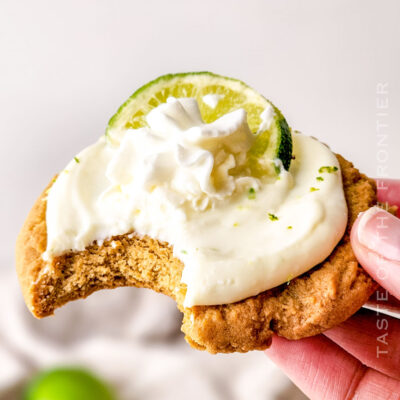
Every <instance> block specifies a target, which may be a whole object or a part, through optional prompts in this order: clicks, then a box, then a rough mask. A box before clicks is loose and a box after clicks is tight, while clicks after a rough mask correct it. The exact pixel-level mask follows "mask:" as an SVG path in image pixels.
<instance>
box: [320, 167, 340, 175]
mask: <svg viewBox="0 0 400 400" xmlns="http://www.w3.org/2000/svg"><path fill="white" fill-rule="evenodd" d="M338 170H339V168H338V167H336V166H324V167H321V168H320V169H319V170H318V172H319V173H320V174H322V173H324V172H327V173H328V174H332V173H333V172H336V171H338Z"/></svg>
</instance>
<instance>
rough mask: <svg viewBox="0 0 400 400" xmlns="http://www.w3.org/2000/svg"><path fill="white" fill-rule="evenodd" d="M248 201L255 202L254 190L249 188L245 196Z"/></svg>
mask: <svg viewBox="0 0 400 400" xmlns="http://www.w3.org/2000/svg"><path fill="white" fill-rule="evenodd" d="M247 197H248V199H249V200H255V198H256V190H255V189H254V188H250V189H249V192H248V194H247Z"/></svg>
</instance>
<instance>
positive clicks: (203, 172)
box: [17, 72, 376, 353]
mask: <svg viewBox="0 0 400 400" xmlns="http://www.w3.org/2000/svg"><path fill="white" fill-rule="evenodd" d="M375 203H376V189H375V184H374V182H373V181H372V180H371V179H369V178H367V177H366V176H364V175H362V174H360V173H359V171H358V170H357V169H355V168H354V167H353V165H352V164H351V163H350V162H348V161H346V160H345V159H344V158H342V157H341V156H339V155H335V154H334V153H332V151H331V150H330V149H329V148H328V147H327V146H325V145H324V144H322V143H320V142H319V141H318V140H316V139H314V138H311V137H309V136H305V135H303V134H301V133H296V132H291V130H290V129H289V127H288V125H287V123H286V120H285V118H284V117H283V115H282V114H281V112H280V111H279V110H278V109H277V108H276V107H275V106H274V105H273V104H272V103H271V102H269V101H268V100H267V99H265V98H264V97H263V96H261V95H260V94H258V93H257V92H255V91H254V90H252V89H251V88H249V87H248V86H247V85H245V84H244V83H243V82H240V81H238V80H235V79H230V78H225V77H222V76H219V75H214V74H211V73H208V72H200V73H188V74H174V75H165V76H162V77H160V78H158V79H156V80H154V81H152V82H150V83H148V84H147V85H145V86H143V87H142V88H140V89H139V90H137V91H136V92H135V93H134V94H133V95H132V96H131V97H130V98H129V99H128V100H127V101H126V102H125V103H124V104H123V105H122V106H121V107H120V109H119V110H118V112H117V113H116V114H115V115H114V117H113V118H111V120H110V122H109V125H108V127H107V130H106V134H105V135H103V136H102V137H101V138H100V139H99V140H98V141H97V142H96V143H95V144H93V145H91V146H89V147H87V148H86V149H84V150H83V151H81V152H80V153H79V154H77V155H76V156H75V157H74V158H73V159H72V160H71V162H70V163H69V164H68V165H67V166H66V167H65V169H64V170H63V171H61V172H60V173H59V174H58V176H57V177H56V178H55V179H53V180H52V181H51V182H50V184H49V186H48V188H47V189H46V190H45V191H44V192H43V194H42V195H41V196H40V198H39V199H38V200H37V202H36V203H35V205H34V206H33V209H32V210H31V212H30V214H29V216H28V218H27V220H26V222H25V224H24V226H23V228H22V230H21V233H20V235H19V237H18V241H17V270H18V276H19V279H20V283H21V287H22V291H23V294H24V297H25V301H26V304H27V306H28V307H29V309H30V311H31V312H32V313H33V315H35V316H36V317H38V318H41V317H45V316H48V315H51V314H53V312H54V310H55V309H56V308H58V307H60V306H62V305H63V304H65V303H67V302H68V301H71V300H75V299H79V298H84V297H86V296H88V295H90V294H91V293H93V292H94V291H96V290H99V289H106V288H115V287H119V286H137V287H146V288H151V289H153V290H156V291H157V292H160V293H164V294H166V295H168V296H170V297H172V298H173V299H175V300H176V302H177V304H178V307H179V309H180V310H181V311H182V312H183V315H184V316H183V324H182V330H183V332H184V333H185V335H186V340H187V341H188V342H189V343H190V344H191V345H192V346H193V347H195V348H197V349H201V350H207V351H209V352H211V353H218V352H224V353H227V352H235V351H238V352H246V351H249V350H255V349H265V348H267V347H268V346H269V345H270V343H271V337H272V334H273V333H274V332H275V333H277V334H278V335H281V336H284V337H286V338H289V339H300V338H303V337H307V336H311V335H316V334H318V333H320V332H322V331H324V330H326V329H329V328H331V327H332V326H334V325H336V324H338V323H340V322H342V321H344V320H345V319H347V318H348V317H350V316H351V315H352V314H353V313H354V312H356V311H357V310H358V309H359V308H360V307H361V306H362V305H363V304H364V302H365V301H366V300H367V299H368V297H369V296H370V295H371V294H372V293H373V291H374V289H375V288H376V284H375V283H374V282H373V281H372V279H371V278H370V277H369V276H368V275H367V274H366V273H365V272H364V270H363V269H362V268H361V267H360V266H359V265H358V263H357V260H356V258H355V256H354V254H353V252H352V249H351V246H350V229H351V226H352V224H353V222H354V220H355V218H356V216H357V215H358V213H360V212H362V211H365V210H366V209H368V208H369V207H371V206H373V205H374V204H375ZM133 306H134V305H133Z"/></svg>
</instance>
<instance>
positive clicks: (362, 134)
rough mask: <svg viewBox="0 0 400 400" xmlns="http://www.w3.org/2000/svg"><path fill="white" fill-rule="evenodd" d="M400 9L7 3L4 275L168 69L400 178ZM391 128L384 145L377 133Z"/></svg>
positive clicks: (1, 93) (1, 209) (0, 15)
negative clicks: (60, 177) (127, 107)
mask: <svg viewBox="0 0 400 400" xmlns="http://www.w3.org/2000/svg"><path fill="white" fill-rule="evenodd" d="M399 11H400V5H399V2H398V1H397V0H392V1H387V0H386V1H379V2H378V1H374V0H368V1H366V0H353V1H348V0H340V1H339V0H336V1H334V2H333V1H332V2H321V1H317V0H312V1H308V2H304V1H300V0H298V1H294V0H292V1H288V0H287V1H262V0H259V1H254V0H253V1H252V0H248V1H246V2H238V1H227V0H225V1H218V2H217V1H211V0H203V1H201V2H194V1H186V2H184V1H178V0H170V1H165V2H162V1H155V0H148V1H128V0H126V1H118V2H117V1H113V2H112V1H108V2H107V1H94V0H88V1H84V2H83V1H78V0H71V1H68V2H66V1H65V2H54V1H51V0H46V1H44V0H38V1H34V2H32V1H28V0H25V1H15V0H2V1H1V2H0V110H1V111H0V118H1V146H0V152H1V154H0V171H1V172H0V174H1V182H2V190H1V196H0V213H1V214H0V218H1V232H0V270H1V269H4V271H12V270H13V267H14V266H13V262H14V261H13V248H14V242H15V237H16V234H17V232H18V230H19V229H20V226H21V224H22V222H23V220H24V218H25V216H26V214H27V212H28V210H29V208H30V207H31V205H32V203H33V201H34V200H35V198H36V197H37V196H38V195H39V193H40V192H41V190H42V188H43V187H44V186H45V185H46V184H47V182H48V181H49V179H50V178H51V176H52V175H53V174H54V173H56V172H57V171H58V170H59V169H61V168H62V167H63V166H64V165H65V164H66V162H67V161H68V160H69V159H70V158H71V156H72V155H74V154H75V153H76V152H77V151H79V150H80V149H81V148H83V147H84V146H86V145H88V144H89V143H92V142H94V141H95V139H96V138H97V137H98V136H99V135H100V134H102V133H103V132H104V127H105V125H106V123H107V120H108V118H109V117H111V115H112V114H113V113H114V112H115V110H116V109H117V107H118V106H119V105H120V104H121V103H122V102H123V101H124V100H125V99H126V98H127V97H128V96H129V95H130V94H131V93H132V92H133V91H134V90H135V89H136V88H137V87H138V86H139V85H142V84H143V83H145V82H147V81H148V80H150V79H153V78H155V77H156V76H158V75H160V74H163V73H167V72H177V71H190V70H205V69H206V70H211V71H214V72H217V73H221V74H224V75H229V76H233V77H237V78H240V79H242V80H244V81H246V82H247V83H249V84H250V85H252V86H253V87H255V88H256V89H258V90H259V91H261V92H262V93H264V94H265V95H266V96H267V97H268V98H270V99H271V100H272V101H273V102H274V103H275V104H276V105H277V106H278V107H279V108H280V109H281V110H282V111H283V113H284V114H285V115H286V117H287V120H288V122H289V124H290V125H291V126H293V127H294V128H296V129H299V130H302V131H303V132H304V133H306V134H309V135H314V136H317V137H318V138H320V139H321V140H322V141H324V142H326V143H328V144H329V145H330V146H331V147H332V148H333V149H334V150H335V151H338V152H340V153H342V154H343V155H345V156H347V157H348V158H349V159H351V160H352V161H353V162H354V163H355V164H356V165H357V166H358V167H359V168H360V169H361V170H362V171H364V172H366V173H367V174H369V175H371V176H376V175H377V174H378V173H379V171H378V170H377V168H378V166H379V165H381V164H382V162H378V161H377V156H378V154H380V156H382V155H383V153H382V152H381V153H378V151H379V150H381V151H382V150H383V149H384V150H385V151H386V150H387V151H388V154H389V159H388V161H387V162H386V161H385V162H384V163H383V164H384V166H387V170H388V173H389V175H390V176H392V177H396V176H397V177H399V176H400V157H398V155H397V152H398V149H399V148H400V132H399V130H400V129H399V128H400V113H399V111H398V110H399V109H400V75H399V71H400V41H399V37H400V24H399V23H398V16H399ZM385 82H387V83H388V84H389V87H388V88H389V94H388V101H389V109H388V111H389V117H385V118H384V117H378V116H377V115H376V113H377V94H376V86H377V84H379V83H385ZM380 99H381V100H378V101H380V103H382V101H383V102H384V101H386V100H385V99H383V100H382V96H380ZM383 119H387V121H388V125H389V128H388V129H387V133H388V138H386V143H387V144H388V147H387V148H383V147H382V145H381V144H380V143H379V141H378V138H377V134H376V133H377V132H376V131H377V128H376V126H377V121H378V122H379V121H381V122H382V121H383ZM381 172H382V170H381ZM1 285H2V286H1V288H3V287H4V285H8V283H7V282H6V281H4V282H2V283H1ZM2 290H3V289H1V291H2ZM132 290H133V289H132ZM110 297H111V296H109V297H108V299H110ZM82 304H84V303H81V304H80V306H81V307H82ZM71 307H73V306H71ZM75 309H76V307H75ZM132 309H135V307H134V304H132ZM21 310H23V309H21ZM66 310H68V308H66ZM21 312H23V311H21ZM66 313H67V311H66V312H64V313H63V312H60V317H59V318H61V319H62V318H65V317H62V315H66ZM21 318H22V317H21ZM57 318H58V317H56V318H55V319H53V320H50V321H61V319H57ZM35 323H36V322H35ZM45 323H47V321H46V322H45ZM54 323H55V322H54ZM60 326H65V325H62V324H60ZM1 330H3V324H2V328H1ZM1 330H0V336H1ZM88 352H90V349H89V350H88ZM192 353H194V352H192V351H186V353H185V354H186V355H187V356H188V355H189V354H192ZM194 354H196V355H194V356H193V357H203V358H207V355H204V354H202V355H199V356H197V353H194ZM88 357H90V356H88ZM236 357H239V358H236V360H238V361H237V362H238V363H240V360H241V358H240V357H242V356H236ZM244 357H246V356H244ZM248 357H253V358H255V359H256V360H255V363H254V364H253V368H254V371H255V373H254V374H252V373H250V372H249V374H250V378H251V377H252V378H254V380H255V381H254V385H251V386H252V388H254V387H255V386H257V385H260V384H262V382H264V381H265V376H264V375H263V374H262V373H261V374H256V372H257V371H258V372H259V371H260V369H259V368H262V367H260V365H261V364H262V363H263V362H264V358H263V357H262V356H261V357H260V355H258V357H257V355H254V354H253V355H251V356H248ZM232 358H234V356H233V357H232ZM243 359H244V358H243ZM209 360H214V358H209ZM211 362H212V361H209V363H211ZM222 369H225V366H224V367H222ZM246 371H252V369H251V368H250V367H249V368H247V369H246ZM260 375H261V376H260ZM248 378H249V377H248ZM121 379H122V378H121ZM250 381H251V380H246V377H245V376H244V375H243V374H242V375H240V378H235V379H234V380H233V383H232V386H235V385H240V384H242V386H241V389H240V390H242V393H243V390H244V391H245V392H246V389H247V386H248V384H247V386H246V382H250ZM243 388H244V389H243ZM249 390H250V389H249ZM270 396H272V395H270ZM244 397H246V396H245V395H243V396H242V398H244ZM253 398H255V397H253ZM271 398H274V397H271ZM284 398H288V396H286V397H284Z"/></svg>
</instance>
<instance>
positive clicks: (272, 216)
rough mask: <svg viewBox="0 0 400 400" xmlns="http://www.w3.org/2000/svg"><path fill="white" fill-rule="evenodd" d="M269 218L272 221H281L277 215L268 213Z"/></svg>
mask: <svg viewBox="0 0 400 400" xmlns="http://www.w3.org/2000/svg"><path fill="white" fill-rule="evenodd" d="M268 218H269V219H270V220H271V221H278V219H279V218H278V217H277V216H276V215H275V214H272V213H268Z"/></svg>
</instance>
